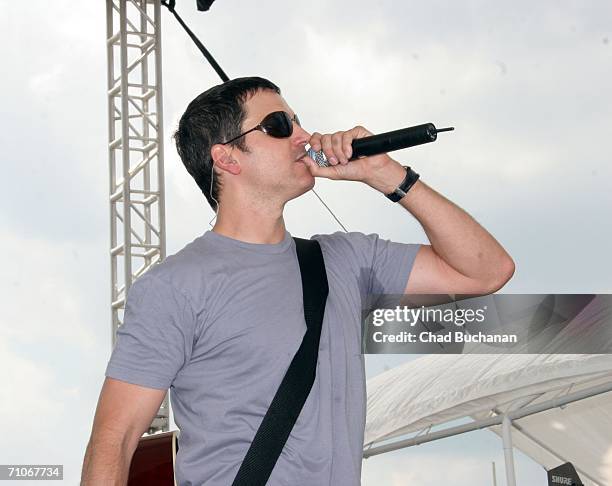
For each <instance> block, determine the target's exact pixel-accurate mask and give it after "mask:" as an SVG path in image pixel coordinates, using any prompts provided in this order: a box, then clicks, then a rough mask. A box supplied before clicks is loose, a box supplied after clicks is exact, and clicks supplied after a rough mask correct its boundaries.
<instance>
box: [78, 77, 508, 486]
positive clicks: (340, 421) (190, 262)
mask: <svg viewBox="0 0 612 486" xmlns="http://www.w3.org/2000/svg"><path fill="white" fill-rule="evenodd" d="M368 135H370V132H368V131H367V130H366V129H365V128H363V127H355V128H353V129H351V130H348V131H344V132H336V133H334V134H327V135H321V134H319V133H314V134H312V135H311V134H310V133H308V132H307V131H306V130H304V129H303V128H302V127H301V126H300V122H299V119H298V116H297V115H296V113H295V112H294V111H293V110H292V109H291V108H290V107H289V105H288V104H287V102H286V101H285V100H284V99H283V98H282V97H281V95H280V90H279V88H278V87H277V86H276V85H274V84H273V83H271V82H270V81H268V80H265V79H262V78H257V77H251V78H240V79H234V80H232V81H229V82H227V83H224V84H221V85H218V86H215V87H213V88H211V89H209V90H208V91H205V92H204V93H202V94H201V95H199V96H198V97H197V98H196V99H194V100H193V101H192V102H191V103H190V104H189V106H188V107H187V110H186V111H185V113H184V114H183V116H182V118H181V120H180V122H179V126H178V130H177V131H176V134H175V140H176V145H177V149H178V152H179V154H180V156H181V159H182V161H183V163H184V165H185V167H186V169H187V170H188V172H189V173H190V174H191V176H192V177H193V178H194V180H195V181H196V183H197V184H198V186H199V188H200V189H201V190H202V193H203V194H204V196H205V197H206V198H207V200H208V202H209V204H210V205H211V206H212V207H213V209H214V210H216V211H217V220H216V224H215V226H214V227H213V229H212V231H206V232H205V233H204V234H203V235H202V236H200V237H198V238H196V239H195V240H194V241H192V242H191V243H189V244H187V245H186V246H185V247H184V248H183V249H182V250H180V251H179V252H178V253H176V254H174V255H171V256H169V257H168V258H166V260H164V261H163V262H162V263H160V264H159V265H156V266H155V267H154V268H152V269H150V270H149V271H148V272H147V273H146V274H144V275H143V276H142V277H140V278H139V279H138V280H136V281H135V282H134V284H133V285H132V287H131V288H130V290H129V293H128V299H127V304H126V312H125V319H124V323H123V325H122V326H121V327H120V328H119V330H118V332H117V343H116V346H115V349H114V350H113V354H112V356H111V358H110V361H109V363H108V367H107V369H106V379H105V382H104V385H103V387H102V391H101V394H100V399H99V402H98V407H97V410H96V414H95V418H94V424H93V430H92V434H91V439H90V442H89V445H88V447H87V452H86V455H85V461H84V465H83V475H82V484H84V485H97V484H124V483H125V481H126V478H127V473H128V470H129V465H130V461H131V458H132V455H133V453H134V450H135V448H136V446H137V444H138V440H139V438H140V437H141V435H142V434H143V432H144V431H145V430H146V429H147V428H148V426H149V424H150V423H151V420H152V419H153V417H154V416H155V413H156V412H157V410H158V408H159V406H160V404H161V401H162V400H163V398H164V395H165V393H166V391H167V390H168V389H169V388H170V389H171V394H170V398H171V403H172V407H173V412H174V419H175V422H176V424H177V425H178V427H179V429H180V439H179V451H178V455H177V459H176V479H177V484H179V485H180V486H188V485H198V486H200V485H206V486H217V485H218V486H221V485H223V486H227V485H230V484H232V481H233V479H234V477H235V476H236V473H237V471H238V468H239V467H240V464H241V462H242V460H243V458H244V456H245V454H246V451H247V450H248V449H249V446H250V444H251V442H252V440H253V437H254V435H255V432H256V431H257V429H258V427H259V424H260V423H261V421H262V419H263V417H264V415H265V414H266V411H267V409H268V407H269V405H270V402H271V401H272V398H273V397H274V394H275V392H276V390H277V389H278V387H279V384H280V382H281V380H282V379H283V376H284V374H285V372H286V370H287V368H288V366H289V363H290V362H291V360H292V359H293V356H294V354H295V352H296V350H297V349H298V347H299V346H300V343H301V340H302V337H303V335H304V332H305V324H304V314H303V307H302V289H301V280H300V270H299V266H298V262H297V257H296V250H295V243H294V241H293V240H292V238H291V235H290V234H289V232H288V231H287V230H286V228H285V222H284V219H283V210H284V207H285V204H286V203H287V202H288V201H290V200H291V199H294V198H296V197H299V196H301V195H302V194H304V193H305V192H307V191H308V190H310V189H311V188H312V187H313V186H314V184H315V177H325V178H329V179H334V180H351V181H358V182H361V183H364V184H367V185H368V186H370V187H371V188H372V189H373V190H376V191H378V192H379V193H381V197H384V196H385V195H388V196H389V197H390V199H392V200H393V201H395V204H400V205H401V206H403V207H404V208H405V209H406V210H407V213H406V216H405V218H408V217H409V216H408V213H410V214H411V215H412V216H413V217H414V218H416V219H417V220H418V221H419V223H420V224H421V225H422V227H423V229H424V230H425V233H426V234H427V237H428V239H429V242H430V245H415V244H404V243H396V242H391V241H387V240H384V239H381V238H379V237H378V235H376V234H369V235H364V234H362V233H334V234H331V235H315V236H313V237H312V239H315V240H317V241H318V242H319V244H320V246H321V250H322V253H323V256H324V261H325V267H326V273H327V278H328V282H329V295H328V299H327V304H326V308H325V316H324V321H323V328H322V331H321V338H320V346H319V355H318V365H317V371H316V378H315V382H314V384H313V387H312V390H311V391H310V394H309V396H308V399H307V401H306V403H305V405H304V407H303V409H302V411H301V413H300V415H299V417H298V420H297V422H296V423H295V425H294V427H293V429H292V431H291V434H290V436H289V438H288V440H287V442H286V444H285V446H284V448H283V450H282V453H281V455H280V457H279V458H278V460H277V462H276V465H275V467H274V469H273V471H272V474H271V476H270V479H269V481H268V484H269V485H274V486H277V485H278V486H280V485H285V486H287V485H301V486H307V485H312V486H321V485H348V486H353V485H358V484H360V475H361V458H362V445H363V433H364V426H365V406H366V403H365V398H366V393H365V372H364V362H363V355H362V354H361V353H360V342H361V312H362V304H363V303H364V302H365V299H366V298H367V296H368V295H374V294H403V293H406V294H411V293H430V294H487V293H492V292H495V291H496V290H498V289H500V288H501V287H502V286H503V285H504V284H505V283H506V282H507V281H508V280H509V279H510V277H511V276H512V274H513V272H514V263H513V261H512V259H511V258H510V256H509V255H508V254H507V253H506V251H505V250H504V249H503V248H502V246H501V245H500V244H499V243H498V242H497V241H496V240H495V239H494V238H493V236H491V235H490V234H489V233H488V232H487V231H486V230H485V229H484V228H483V227H482V226H480V225H479V224H478V223H477V222H476V221H475V220H474V219H473V218H472V217H470V216H469V215H468V214H467V213H466V212H465V211H463V210H462V209H461V208H459V207H458V206H456V205H455V204H453V203H452V202H450V201H448V200H447V199H446V198H444V197H443V196H441V195H440V194H438V193H437V192H435V191H434V190H433V189H431V188H430V187H428V186H427V185H426V184H425V183H424V182H422V181H421V180H420V179H419V178H418V175H417V174H416V173H415V172H414V171H412V170H411V169H408V168H406V167H403V166H402V165H401V164H400V163H399V162H397V161H395V160H394V159H392V158H391V157H389V156H388V155H386V154H384V155H377V156H371V157H366V158H361V159H357V160H354V161H351V162H349V159H350V157H351V155H352V154H351V142H352V140H354V139H356V138H360V137H364V136H368ZM307 144H310V145H311V147H312V148H313V149H314V150H315V151H319V150H323V152H324V153H325V155H326V157H327V159H328V160H329V161H330V163H331V166H330V167H324V168H322V167H319V166H318V165H317V164H315V162H314V161H313V160H312V159H311V158H309V157H308V156H306V155H305V146H306V145H307ZM398 188H401V189H402V191H396V189H398ZM403 193H406V194H405V195H403V196H402V194H403ZM391 204H394V202H389V205H391ZM404 223H405V222H403V221H402V220H401V218H400V219H399V220H398V221H397V222H396V224H397V225H402V224H404Z"/></svg>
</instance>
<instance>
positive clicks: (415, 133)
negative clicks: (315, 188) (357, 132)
mask: <svg viewBox="0 0 612 486" xmlns="http://www.w3.org/2000/svg"><path fill="white" fill-rule="evenodd" d="M454 129H455V128H454V127H449V128H436V127H435V126H434V124H433V123H425V124H423V125H417V126H415V127H409V128H402V129H400V130H394V131H392V132H386V133H379V134H378V135H371V136H369V137H363V138H356V139H355V140H353V142H352V143H351V146H352V147H353V155H352V156H351V158H350V159H349V160H355V159H358V158H360V157H368V156H370V155H378V154H384V153H387V152H392V151H394V150H400V149H403V148H408V147H414V146H415V145H422V144H424V143H429V142H434V141H435V140H436V139H437V138H438V133H440V132H449V131H451V130H454ZM307 154H308V156H309V157H310V158H311V159H312V160H314V161H315V162H316V163H317V165H319V166H320V167H329V166H330V165H331V164H330V163H329V162H328V160H327V157H325V154H324V153H323V151H322V150H320V151H319V152H315V151H314V150H313V149H312V148H309V149H308V151H307Z"/></svg>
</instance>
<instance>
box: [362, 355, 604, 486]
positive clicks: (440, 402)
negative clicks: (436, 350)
mask: <svg viewBox="0 0 612 486" xmlns="http://www.w3.org/2000/svg"><path fill="white" fill-rule="evenodd" d="M610 390H612V356H611V355H584V354H580V355H557V354H554V355H531V354H529V355H516V354H515V355H427V356H424V357H421V358H418V359H416V360H414V361H411V362H409V363H406V364H405V365H402V366H399V367H397V368H394V369H392V370H389V371H387V372H385V373H382V374H380V375H378V376H376V377H374V378H372V379H370V380H368V411H367V423H366V430H365V446H366V447H365V452H364V455H365V456H366V457H368V456H369V455H372V454H373V453H380V452H386V451H389V450H394V449H397V448H401V447H406V446H408V445H414V444H417V443H422V442H426V441H428V440H433V439H434V438H441V437H444V436H448V435H454V434H455V433H459V432H465V431H469V430H475V429H477V428H484V427H487V426H490V430H492V431H494V432H496V433H498V434H500V435H501V434H502V427H501V426H500V425H493V426H491V424H492V423H495V424H500V423H501V422H502V420H501V419H502V417H504V415H505V414H508V416H509V417H510V419H512V420H511V422H510V421H508V423H507V425H511V427H509V428H508V429H507V430H511V434H508V435H507V437H506V439H505V440H506V444H509V443H510V441H511V442H512V443H513V445H514V446H515V447H517V448H518V449H520V450H522V451H523V452H524V453H526V454H527V455H529V456H530V457H532V458H533V459H534V460H535V461H537V462H538V463H540V464H541V465H542V466H544V467H545V468H546V469H551V468H553V467H555V466H558V465H559V464H561V463H562V462H565V461H570V462H572V464H573V465H574V466H575V467H576V469H577V470H578V472H579V474H580V475H581V478H582V480H583V482H584V483H585V485H589V486H590V485H599V486H603V485H609V484H612V391H610ZM566 402H567V405H565V406H563V407H562V408H559V405H560V404H563V403H566ZM534 412H538V413H534ZM524 414H529V415H527V416H523V415H524ZM516 417H522V418H516ZM465 418H469V419H471V420H472V421H474V422H472V424H470V425H467V426H460V427H457V428H456V429H455V430H453V431H452V433H448V432H446V433H445V432H443V431H436V432H430V431H429V429H430V428H431V427H438V426H441V425H443V424H445V423H447V422H449V421H452V420H457V419H465ZM423 431H425V433H423ZM417 432H420V434H418V437H417V438H412V439H409V440H406V441H403V440H402V441H395V442H392V443H387V444H385V446H382V447H379V446H378V444H377V443H379V442H380V441H388V440H389V439H394V438H398V437H400V436H405V435H406V434H413V435H414V433H417ZM377 449H378V450H377ZM510 450H511V449H510ZM509 454H510V456H508V454H506V466H507V468H508V466H510V467H511V468H512V469H513V463H512V458H511V453H510V452H509ZM507 474H509V472H508V471H507ZM511 474H512V476H513V475H514V471H513V470H512V471H511Z"/></svg>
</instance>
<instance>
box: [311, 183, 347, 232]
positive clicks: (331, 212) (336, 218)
mask: <svg viewBox="0 0 612 486" xmlns="http://www.w3.org/2000/svg"><path fill="white" fill-rule="evenodd" d="M311 191H312V192H314V195H315V196H317V197H318V198H319V201H321V204H323V206H325V209H327V210H328V211H329V214H331V215H332V216H333V217H334V219H335V220H336V221H337V222H338V224H339V225H340V226H341V228H342V229H343V230H344V232H345V233H348V230H347V229H346V228H345V227H344V225H343V224H342V223H341V222H340V220H339V219H338V217H337V216H336V215H335V214H334V212H333V211H332V210H331V209H329V206H328V205H327V204H325V201H323V199H321V196H319V195H318V194H317V192H316V191H315V190H314V189H311Z"/></svg>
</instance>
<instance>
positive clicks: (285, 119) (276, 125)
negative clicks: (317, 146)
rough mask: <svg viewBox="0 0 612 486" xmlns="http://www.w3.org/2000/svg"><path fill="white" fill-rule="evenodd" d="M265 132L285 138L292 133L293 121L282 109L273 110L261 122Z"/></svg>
mask: <svg viewBox="0 0 612 486" xmlns="http://www.w3.org/2000/svg"><path fill="white" fill-rule="evenodd" d="M261 126H262V127H263V128H265V130H266V133H267V134H268V135H270V136H272V137H275V138H287V137H290V136H291V134H292V133H293V122H292V121H291V118H289V115H287V113H285V112H284V111H275V112H274V113H270V114H269V115H268V116H266V117H265V118H264V119H263V121H262V122H261Z"/></svg>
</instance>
